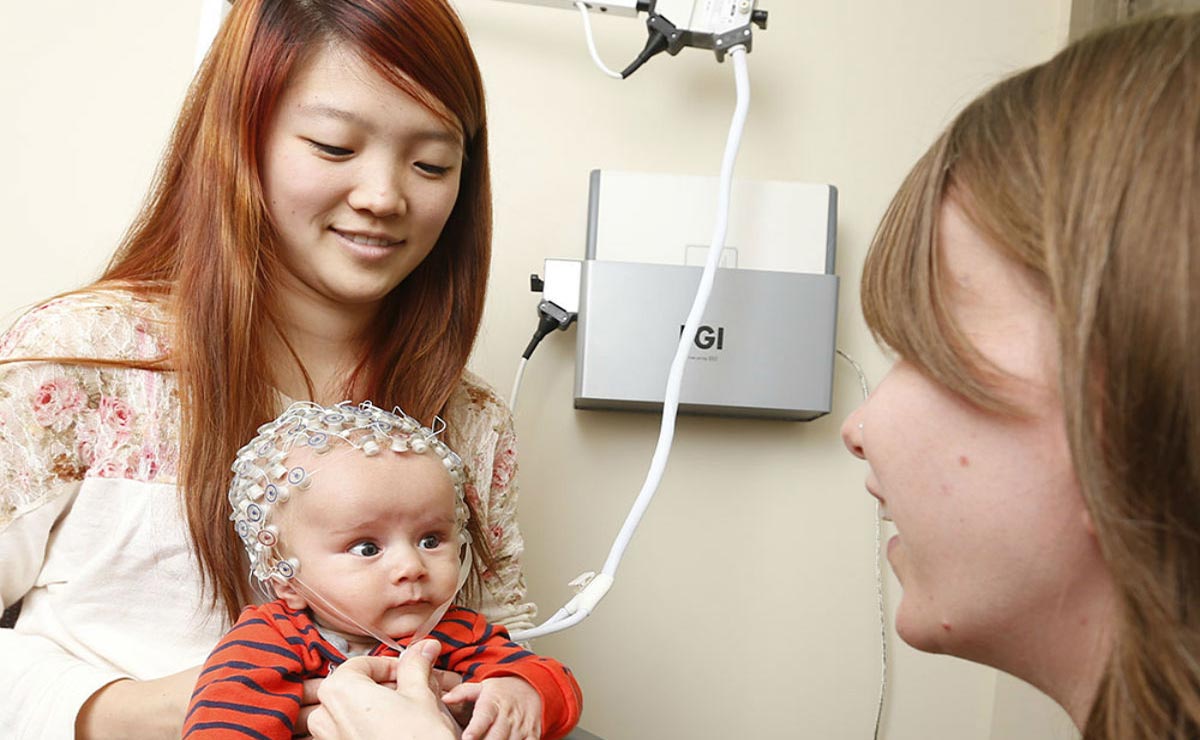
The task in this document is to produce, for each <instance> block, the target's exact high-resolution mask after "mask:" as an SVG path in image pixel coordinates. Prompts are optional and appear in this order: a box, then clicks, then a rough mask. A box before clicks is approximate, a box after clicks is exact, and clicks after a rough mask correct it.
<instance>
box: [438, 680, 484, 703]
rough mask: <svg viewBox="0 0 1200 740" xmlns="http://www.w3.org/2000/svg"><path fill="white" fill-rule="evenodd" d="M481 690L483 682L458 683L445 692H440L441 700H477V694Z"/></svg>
mask: <svg viewBox="0 0 1200 740" xmlns="http://www.w3.org/2000/svg"><path fill="white" fill-rule="evenodd" d="M482 692H483V684H480V683H460V684H459V685H457V686H455V687H454V688H452V689H450V690H449V691H447V692H446V693H444V694H442V701H443V702H445V703H446V704H461V703H463V702H468V701H478V700H479V695H480V693H482Z"/></svg>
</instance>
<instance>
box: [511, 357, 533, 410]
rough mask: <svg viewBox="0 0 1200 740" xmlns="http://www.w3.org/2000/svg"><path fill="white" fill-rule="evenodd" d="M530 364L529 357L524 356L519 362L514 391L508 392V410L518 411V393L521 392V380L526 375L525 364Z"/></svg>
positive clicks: (514, 379)
mask: <svg viewBox="0 0 1200 740" xmlns="http://www.w3.org/2000/svg"><path fill="white" fill-rule="evenodd" d="M527 364H529V358H528V357H522V358H521V361H520V362H519V363H517V376H516V377H515V378H513V387H512V393H510V394H508V410H509V411H510V412H512V413H514V414H515V413H517V394H518V393H520V392H521V380H522V378H524V377H525V366H526V365H527Z"/></svg>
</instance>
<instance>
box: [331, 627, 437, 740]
mask: <svg viewBox="0 0 1200 740" xmlns="http://www.w3.org/2000/svg"><path fill="white" fill-rule="evenodd" d="M440 649H441V648H440V647H439V645H438V642H437V640H422V641H421V642H418V643H417V644H415V645H413V646H412V647H410V648H409V649H408V650H406V651H404V654H403V655H401V656H400V658H399V659H394V658H384V657H368V656H362V657H358V658H351V659H350V660H348V661H346V662H345V663H343V664H342V665H341V666H339V667H338V668H337V670H335V671H334V672H333V673H331V674H330V675H329V678H327V679H325V680H324V681H322V682H321V685H320V688H319V689H318V698H319V699H320V701H321V704H320V706H319V707H317V708H316V709H315V710H314V711H313V712H312V714H311V715H310V716H309V718H308V730H309V732H311V733H312V736H313V737H314V738H317V740H376V739H377V738H384V737H387V738H397V739H401V738H413V739H414V740H417V739H419V740H426V739H428V740H443V739H448V738H455V737H457V736H458V733H457V728H456V727H455V726H454V723H453V721H452V720H451V719H450V718H449V717H448V716H447V715H446V714H445V713H443V712H442V711H441V709H440V707H439V702H438V698H437V696H436V695H435V694H434V692H433V690H432V688H430V674H431V672H432V670H433V661H434V660H436V659H437V656H438V653H439V652H440ZM392 681H395V684H396V688H395V689H394V690H393V689H390V688H388V687H387V686H384V685H381V684H389V683H391V682H392Z"/></svg>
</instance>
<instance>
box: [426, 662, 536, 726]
mask: <svg viewBox="0 0 1200 740" xmlns="http://www.w3.org/2000/svg"><path fill="white" fill-rule="evenodd" d="M442 701H443V702H445V703H446V704H460V703H465V702H474V703H475V709H474V712H473V713H472V715H471V721H470V723H468V724H467V726H466V729H465V730H463V740H537V739H538V738H541V736H542V697H541V695H540V694H538V692H537V690H536V689H534V688H533V685H532V684H530V683H529V682H528V681H526V680H525V679H523V678H518V677H516V676H496V677H495V678H486V679H484V680H483V681H480V682H478V683H463V684H459V685H458V686H456V687H454V688H453V689H451V690H450V691H448V692H446V693H445V694H443V695H442Z"/></svg>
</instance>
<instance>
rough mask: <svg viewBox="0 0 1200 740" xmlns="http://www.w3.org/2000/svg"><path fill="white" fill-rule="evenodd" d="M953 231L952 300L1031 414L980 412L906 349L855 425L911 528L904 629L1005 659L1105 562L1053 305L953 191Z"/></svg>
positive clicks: (896, 561) (879, 479)
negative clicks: (1085, 492) (1080, 473)
mask: <svg viewBox="0 0 1200 740" xmlns="http://www.w3.org/2000/svg"><path fill="white" fill-rule="evenodd" d="M939 234H940V236H939V242H938V251H939V255H938V257H939V259H940V260H941V261H942V267H943V268H944V270H943V272H942V274H943V275H944V276H945V279H946V280H947V281H948V284H949V286H950V289H949V294H950V308H951V310H952V311H953V313H954V316H955V318H956V319H957V321H958V323H959V326H960V327H961V329H962V330H963V332H964V333H965V335H966V336H967V338H968V339H969V340H970V341H971V342H972V343H973V345H974V346H975V347H976V348H977V349H978V350H979V351H980V353H981V354H982V355H983V356H984V357H985V358H987V359H988V360H990V361H991V362H992V363H994V364H995V365H996V366H997V368H999V369H1000V370H1002V371H1004V372H1005V373H1006V374H1008V375H1009V376H1010V377H1008V378H1006V379H1005V380H1004V381H1003V384H1002V386H1001V387H999V388H998V389H997V390H998V391H1000V394H1001V395H1002V397H1004V398H1006V399H1010V400H1012V401H1014V402H1015V403H1017V404H1018V405H1019V407H1020V408H1021V409H1024V410H1025V411H1026V414H1025V415H1024V416H1021V417H1019V418H1013V417H1004V416H1001V415H998V414H996V413H993V412H989V411H985V410H982V409H979V408H977V407H976V406H973V405H971V404H969V403H967V402H966V401H964V400H962V399H961V398H959V397H958V396H956V395H954V394H952V393H951V392H950V391H949V390H947V389H946V388H944V387H943V386H941V385H940V384H938V383H936V382H935V381H933V380H932V379H930V378H928V377H927V376H926V375H924V374H923V373H922V372H920V371H919V370H918V369H917V368H916V367H915V366H914V365H912V364H911V363H909V362H907V361H905V360H904V359H901V360H900V361H899V362H897V363H896V364H895V366H894V367H893V368H892V370H891V371H890V372H889V373H888V375H887V377H886V378H884V380H883V381H882V382H881V383H880V384H879V385H878V387H877V388H876V389H875V391H874V392H873V393H872V394H871V396H870V398H869V400H868V401H867V402H866V403H864V404H863V405H862V406H861V407H860V408H859V409H858V410H856V411H855V412H854V413H853V414H851V415H850V417H849V418H847V420H846V422H845V424H844V425H843V427H842V434H843V438H844V439H845V443H846V446H847V448H848V449H849V450H850V451H851V452H852V453H853V454H854V455H856V456H858V457H861V458H863V459H864V460H866V461H867V462H868V463H869V466H870V470H869V474H868V477H867V489H868V490H869V492H870V493H871V494H872V495H873V496H875V497H876V498H878V499H879V500H880V501H881V502H882V504H883V505H884V506H885V507H886V514H887V516H889V517H890V518H891V519H892V520H893V521H894V523H895V526H896V530H897V532H898V535H897V536H896V537H894V538H893V539H892V540H891V541H890V542H889V543H888V560H889V562H890V563H891V565H892V568H893V569H894V571H895V573H896V577H897V578H898V579H899V580H900V582H901V584H902V585H903V587H904V594H903V597H902V600H901V603H900V605H899V608H898V611H897V615H896V629H897V631H898V632H899V634H900V636H901V637H902V638H903V639H904V640H905V641H906V642H908V643H909V644H911V645H913V646H914V647H917V648H919V649H922V650H928V651H934V652H947V653H952V654H955V655H959V656H961V657H966V658H970V659H973V660H978V661H981V662H985V663H990V664H992V665H996V663H997V662H1003V660H1004V659H1003V658H1002V657H998V656H1002V655H1003V654H1004V650H1006V649H1007V648H1005V647H1004V644H1005V642H1006V641H1008V640H1013V639H1015V640H1017V641H1020V640H1024V639H1025V637H1026V633H1027V631H1028V630H1029V629H1033V628H1036V625H1037V623H1036V620H1037V619H1038V617H1039V615H1041V614H1045V613H1046V610H1047V609H1054V608H1055V605H1056V604H1058V603H1059V600H1061V599H1068V598H1071V594H1072V588H1073V587H1074V586H1076V585H1077V584H1078V583H1080V581H1079V579H1081V578H1083V577H1084V575H1083V574H1085V573H1089V574H1094V573H1095V570H1094V569H1095V568H1097V567H1099V568H1103V562H1102V560H1101V559H1100V554H1099V550H1098V548H1097V546H1096V543H1095V541H1094V537H1093V536H1092V534H1091V533H1090V531H1089V529H1088V519H1087V514H1086V510H1085V507H1084V502H1083V499H1082V496H1081V493H1080V488H1079V483H1078V481H1077V478H1076V476H1075V473H1074V470H1073V467H1072V465H1071V455H1070V450H1069V447H1068V442H1067V435H1066V427H1065V421H1064V417H1063V409H1062V404H1061V399H1060V393H1059V391H1058V383H1057V374H1058V370H1057V364H1058V360H1057V358H1058V345H1057V340H1056V334H1055V323H1054V316H1053V315H1052V313H1051V310H1050V306H1049V302H1048V300H1047V298H1046V297H1045V295H1044V292H1043V290H1042V289H1041V288H1040V287H1039V286H1037V285H1036V284H1035V282H1034V280H1033V279H1032V278H1031V277H1030V276H1029V275H1028V274H1027V272H1026V271H1025V270H1024V269H1023V268H1022V267H1021V266H1019V265H1018V264H1017V263H1015V262H1013V261H1012V260H1011V259H1010V258H1008V257H1007V256H1005V255H1004V254H1003V253H1002V252H1001V251H1000V250H998V249H996V248H995V247H994V246H993V245H991V244H990V243H989V242H988V241H987V240H986V239H985V238H984V237H983V236H982V235H981V234H980V233H979V232H978V231H977V230H976V229H975V228H974V227H973V226H972V224H971V223H970V221H969V220H968V219H967V217H966V215H965V213H964V211H963V210H962V208H961V207H960V206H959V205H958V204H957V203H956V202H955V201H954V199H953V198H947V199H946V200H945V202H944V203H943V205H942V208H941V211H940V220H939ZM1009 647H1011V645H1010V646H1009Z"/></svg>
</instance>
